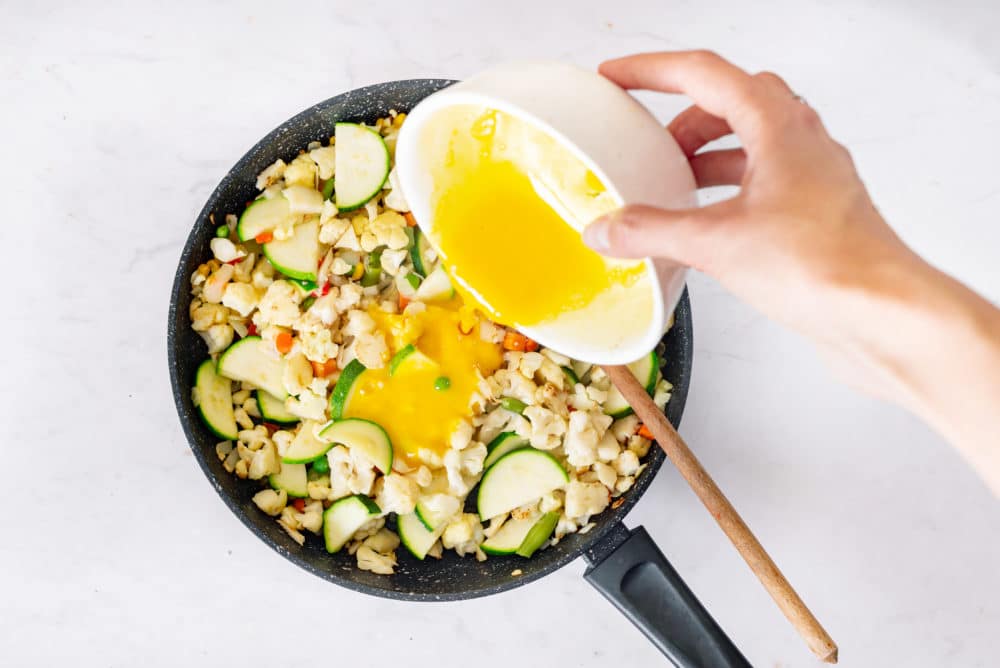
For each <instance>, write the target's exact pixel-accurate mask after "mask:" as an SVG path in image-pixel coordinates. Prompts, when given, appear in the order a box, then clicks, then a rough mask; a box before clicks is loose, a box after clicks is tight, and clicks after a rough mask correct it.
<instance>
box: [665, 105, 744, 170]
mask: <svg viewBox="0 0 1000 668" xmlns="http://www.w3.org/2000/svg"><path fill="white" fill-rule="evenodd" d="M667 130H669V131H670V134H672V135H673V136H674V139H676V140H677V143H678V144H679V145H680V147H681V150H682V151H684V155H686V156H688V157H689V158H690V157H691V156H692V155H694V154H695V153H697V152H698V150H699V149H701V147H702V146H704V145H705V144H707V143H709V142H710V141H715V140H716V139H718V138H720V137H725V136H726V135H728V134H732V132H733V130H732V128H730V127H729V123H727V122H726V120H725V119H724V118H719V117H718V116H713V115H712V114H710V113H708V112H707V111H705V110H704V109H702V108H701V107H699V106H697V105H693V106H690V107H688V108H687V109H685V110H684V111H682V112H681V113H679V114H678V115H677V117H676V118H674V120H672V121H670V124H669V125H668V126H667Z"/></svg>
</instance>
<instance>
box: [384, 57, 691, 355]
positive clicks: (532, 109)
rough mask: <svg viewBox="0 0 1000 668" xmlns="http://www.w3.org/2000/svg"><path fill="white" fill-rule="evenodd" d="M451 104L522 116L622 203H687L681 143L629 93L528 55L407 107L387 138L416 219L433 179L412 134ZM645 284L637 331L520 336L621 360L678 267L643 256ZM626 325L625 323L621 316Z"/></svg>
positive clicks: (662, 324) (679, 280) (656, 333)
mask: <svg viewBox="0 0 1000 668" xmlns="http://www.w3.org/2000/svg"><path fill="white" fill-rule="evenodd" d="M453 105H481V106H483V107H487V108H492V109H497V110H499V111H502V112H505V113H508V114H511V115H514V116H518V117H520V118H522V119H525V120H527V121H530V122H531V123H533V124H534V125H535V126H537V127H539V128H541V129H542V130H544V131H545V132H546V133H547V134H549V135H551V136H552V137H554V138H556V139H557V140H558V141H559V142H560V143H562V144H563V145H565V146H566V147H567V148H568V149H569V150H570V151H572V152H573V154H575V155H576V156H577V157H578V158H579V159H580V160H581V161H582V162H583V163H584V164H585V165H586V166H587V167H588V168H589V169H590V170H591V171H593V172H594V174H595V175H596V176H597V177H598V178H599V179H600V180H601V182H602V183H603V184H604V185H605V187H606V188H607V189H608V191H609V192H611V193H612V195H613V196H614V197H615V198H616V200H617V201H618V202H619V203H621V204H649V205H653V206H659V207H663V208H672V209H677V208H686V207H690V206H694V204H695V181H694V176H693V174H692V173H691V168H690V166H689V165H688V161H687V159H686V158H685V156H684V154H683V152H682V151H681V150H680V147H678V146H677V143H676V142H675V141H674V139H673V137H672V136H671V135H670V133H669V132H666V131H665V130H664V128H663V126H661V125H660V123H659V122H658V121H657V120H656V119H655V118H654V117H653V115H652V114H651V113H650V112H649V111H648V110H647V109H646V108H645V107H643V106H642V105H641V104H639V102H637V101H636V100H635V98H633V97H632V96H631V95H629V94H628V93H626V92H625V91H623V90H622V89H621V88H619V87H618V86H616V85H615V84H613V83H611V82H610V81H608V80H607V79H605V78H604V77H602V76H600V75H599V74H597V73H595V72H591V71H589V70H584V69H581V68H578V67H575V66H572V65H567V64H565V63H559V62H550V61H527V62H517V63H509V64H506V65H501V66H499V67H496V68H493V69H490V70H487V71H485V72H482V73H480V74H477V75H476V76H473V77H471V78H470V79H467V80H465V81H462V82H459V83H456V84H454V85H453V86H450V87H448V88H445V89H443V90H440V91H438V92H436V93H434V94H432V95H430V96H429V97H427V98H425V99H424V100H423V101H421V102H420V103H419V104H418V105H417V106H416V107H415V108H414V109H413V111H412V112H411V113H410V114H409V116H408V117H407V119H406V123H404V124H403V129H402V131H401V132H400V135H399V140H398V142H397V144H396V170H397V175H398V177H399V183H400V188H401V189H402V191H403V194H404V195H405V196H406V199H407V202H408V203H409V205H410V208H411V210H412V211H413V215H414V217H415V218H416V220H417V221H418V223H419V222H420V221H430V220H431V194H432V192H433V183H432V182H431V176H430V173H429V170H428V169H427V164H426V162H425V160H424V159H423V156H422V155H421V152H420V149H419V146H420V143H421V142H420V141H419V137H420V136H421V129H422V127H423V125H424V124H425V123H426V122H427V121H428V120H429V119H430V118H431V117H433V116H434V114H435V113H436V112H438V111H440V110H442V109H444V108H446V107H449V106H453ZM645 262H646V263H647V266H648V267H649V268H651V269H652V270H653V271H651V272H650V277H651V282H652V285H653V290H654V299H653V311H654V312H653V317H652V318H651V320H650V324H649V326H648V327H647V328H646V331H644V332H641V333H637V335H635V336H631V337H628V338H627V339H625V340H624V341H623V342H622V344H621V345H619V346H617V347H615V348H613V349H594V348H593V347H591V346H587V345H586V344H585V343H583V342H581V341H578V340H574V339H573V337H570V336H565V335H560V336H557V337H556V338H555V340H554V339H553V333H552V332H551V331H548V330H546V329H545V328H531V327H524V328H522V331H523V332H524V334H526V335H527V336H530V337H531V338H533V339H535V340H537V341H538V342H540V343H541V344H543V345H545V346H548V347H551V348H553V349H554V350H557V351H559V352H561V353H563V354H566V355H569V356H570V357H574V358H576V359H581V360H585V361H588V362H593V363H598V364H624V363H627V362H631V361H633V360H635V359H638V358H639V357H641V356H642V355H644V354H646V353H647V352H648V351H649V350H651V349H652V348H653V347H654V346H655V345H656V343H657V342H658V341H659V339H660V338H661V337H662V336H663V333H664V332H665V331H666V329H667V325H668V323H669V318H670V315H671V313H672V312H673V309H674V306H676V304H677V301H678V299H680V296H681V293H682V292H683V290H684V279H685V275H686V269H685V268H684V267H681V266H679V265H676V264H674V263H671V262H667V261H663V260H650V259H649V258H646V260H645ZM621 326H622V327H628V326H629V324H628V323H622V324H621Z"/></svg>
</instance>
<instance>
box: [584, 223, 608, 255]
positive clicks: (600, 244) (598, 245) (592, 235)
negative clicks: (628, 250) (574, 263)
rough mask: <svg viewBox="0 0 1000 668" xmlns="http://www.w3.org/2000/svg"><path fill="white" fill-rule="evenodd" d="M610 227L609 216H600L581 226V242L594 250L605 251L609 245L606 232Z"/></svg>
mask: <svg viewBox="0 0 1000 668" xmlns="http://www.w3.org/2000/svg"><path fill="white" fill-rule="evenodd" d="M610 229H611V219H610V217H609V216H602V217H600V218H598V219H597V220H595V221H594V222H592V223H591V224H590V225H587V226H586V227H585V228H583V242H584V243H585V244H587V245H588V246H590V247H591V248H593V249H594V250H595V251H599V252H600V251H606V250H608V249H609V248H610V247H611V240H610V239H609V237H608V232H609V230H610Z"/></svg>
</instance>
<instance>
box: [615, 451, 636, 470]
mask: <svg viewBox="0 0 1000 668" xmlns="http://www.w3.org/2000/svg"><path fill="white" fill-rule="evenodd" d="M615 470H616V471H617V472H618V475H623V476H627V475H635V474H636V472H637V471H638V470H639V457H638V455H636V454H635V453H634V452H632V451H631V450H625V451H624V452H622V453H621V454H620V455H618V459H616V460H615Z"/></svg>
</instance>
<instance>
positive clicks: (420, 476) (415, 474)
mask: <svg viewBox="0 0 1000 668" xmlns="http://www.w3.org/2000/svg"><path fill="white" fill-rule="evenodd" d="M406 476H407V477H408V478H409V479H410V480H412V481H413V482H415V483H417V485H419V486H420V487H426V486H427V485H429V484H431V480H433V478H434V476H433V474H432V473H431V470H430V469H429V468H427V467H426V466H418V467H417V468H416V469H414V470H412V471H410V472H409V473H407V474H406Z"/></svg>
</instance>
